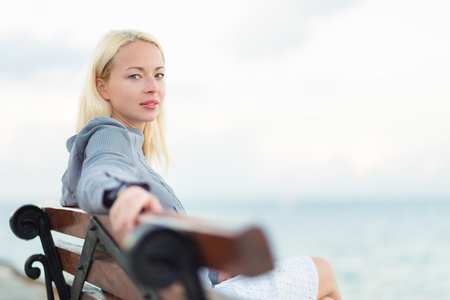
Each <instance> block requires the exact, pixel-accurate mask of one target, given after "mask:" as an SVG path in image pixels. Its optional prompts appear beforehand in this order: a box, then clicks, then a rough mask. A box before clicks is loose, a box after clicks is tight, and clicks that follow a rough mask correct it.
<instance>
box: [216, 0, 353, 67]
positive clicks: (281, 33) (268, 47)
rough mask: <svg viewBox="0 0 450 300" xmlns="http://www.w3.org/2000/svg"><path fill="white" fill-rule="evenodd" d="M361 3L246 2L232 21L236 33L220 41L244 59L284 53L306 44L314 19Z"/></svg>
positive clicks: (343, 0) (310, 0) (312, 0)
mask: <svg viewBox="0 0 450 300" xmlns="http://www.w3.org/2000/svg"><path fill="white" fill-rule="evenodd" d="M359 2H360V1H359V0H339V1H329V0H320V1H315V0H302V1H296V0H285V1H275V0H270V1H244V2H241V3H242V4H240V5H239V8H238V9H237V11H236V13H235V14H234V16H233V19H232V20H231V22H230V25H229V26H230V27H231V30H230V31H228V34H229V33H230V32H231V33H232V35H228V36H227V37H226V38H225V40H222V41H217V42H218V45H220V46H225V49H226V50H227V51H231V52H232V53H233V54H234V55H235V56H236V57H238V58H240V59H242V60H249V59H250V60H252V59H255V58H264V57H266V56H278V55H283V54H285V53H286V52H289V50H291V49H292V48H295V47H297V46H299V45H302V44H304V43H305V41H306V39H307V38H308V36H309V34H310V33H309V29H310V26H311V21H312V20H313V19H314V18H317V17H318V16H323V15H330V14H333V13H337V12H339V11H340V10H342V9H345V8H348V7H351V6H354V5H355V4H357V3H359ZM227 46H228V47H227ZM230 46H232V47H230Z"/></svg>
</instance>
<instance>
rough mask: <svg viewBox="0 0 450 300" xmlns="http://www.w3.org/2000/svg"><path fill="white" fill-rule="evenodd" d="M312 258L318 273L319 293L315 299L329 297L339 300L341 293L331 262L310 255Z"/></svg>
mask: <svg viewBox="0 0 450 300" xmlns="http://www.w3.org/2000/svg"><path fill="white" fill-rule="evenodd" d="M312 260H313V261H314V263H315V265H316V267H317V272H318V275H319V294H318V296H317V299H323V298H325V297H330V298H331V299H335V300H340V299H341V295H340V293H339V288H338V284H337V280H336V277H335V275H334V272H333V268H332V267H331V264H330V263H329V262H328V261H327V260H326V259H323V258H320V257H312Z"/></svg>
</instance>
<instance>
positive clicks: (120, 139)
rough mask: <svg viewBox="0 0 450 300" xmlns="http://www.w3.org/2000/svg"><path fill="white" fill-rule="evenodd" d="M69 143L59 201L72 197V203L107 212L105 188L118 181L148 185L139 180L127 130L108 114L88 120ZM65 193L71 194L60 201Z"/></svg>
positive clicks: (112, 185) (113, 185)
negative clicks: (67, 159)
mask: <svg viewBox="0 0 450 300" xmlns="http://www.w3.org/2000/svg"><path fill="white" fill-rule="evenodd" d="M69 142H70V140H69ZM71 143H72V145H71V150H70V152H71V153H70V158H69V167H68V169H67V171H66V173H65V174H64V176H63V199H62V201H61V204H63V205H64V204H70V202H74V201H73V200H75V202H76V205H78V206H79V207H80V208H81V209H83V210H84V211H86V212H89V213H107V212H108V208H106V207H105V206H104V205H103V195H104V193H105V191H108V190H111V189H114V188H117V187H118V186H119V185H121V184H122V183H128V184H130V183H133V184H140V185H144V186H147V187H148V184H147V183H145V182H140V181H139V174H138V173H137V168H136V166H135V162H134V160H133V152H132V151H134V150H133V148H132V144H131V140H130V134H129V132H128V130H127V128H126V127H125V126H123V125H122V124H121V123H119V122H117V121H116V120H114V119H111V118H108V117H98V118H95V119H93V120H91V121H90V122H88V124H86V126H85V127H84V128H83V129H82V130H81V131H80V133H79V134H78V135H77V136H76V137H74V140H73V141H71ZM68 146H69V145H68ZM148 189H149V187H148ZM65 193H66V194H67V196H66V199H68V200H70V197H72V198H73V199H72V201H66V203H63V202H64V201H63V200H64V197H65V195H64V194H65Z"/></svg>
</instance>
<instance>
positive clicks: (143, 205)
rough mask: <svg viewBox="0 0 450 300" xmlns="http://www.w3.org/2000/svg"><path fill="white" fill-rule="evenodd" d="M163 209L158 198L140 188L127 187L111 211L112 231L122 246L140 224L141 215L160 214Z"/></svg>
mask: <svg viewBox="0 0 450 300" xmlns="http://www.w3.org/2000/svg"><path fill="white" fill-rule="evenodd" d="M160 212H163V207H162V205H161V203H160V202H159V200H158V198H156V197H155V196H154V195H152V194H150V193H149V192H147V191H146V190H145V189H143V188H141V187H139V186H130V187H127V188H126V189H125V190H124V191H123V192H121V193H120V195H119V197H117V199H116V201H114V204H113V205H112V206H111V209H110V210H109V217H110V219H111V226H112V230H113V232H114V234H115V236H116V237H117V241H118V243H119V244H120V245H121V246H122V245H123V242H124V240H125V238H126V237H127V236H128V234H130V233H131V232H132V231H133V229H134V228H135V227H136V225H137V224H138V217H139V215H141V214H146V213H147V214H148V213H160Z"/></svg>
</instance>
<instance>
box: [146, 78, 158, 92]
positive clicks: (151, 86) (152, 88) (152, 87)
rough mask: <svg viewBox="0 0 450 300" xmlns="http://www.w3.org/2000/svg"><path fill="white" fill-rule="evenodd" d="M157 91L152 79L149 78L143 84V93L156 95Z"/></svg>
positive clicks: (154, 81)
mask: <svg viewBox="0 0 450 300" xmlns="http://www.w3.org/2000/svg"><path fill="white" fill-rule="evenodd" d="M157 91H158V85H157V84H156V80H155V78H153V77H149V78H148V79H147V80H146V82H145V92H146V93H156V92H157Z"/></svg>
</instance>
